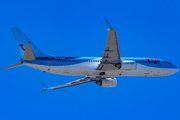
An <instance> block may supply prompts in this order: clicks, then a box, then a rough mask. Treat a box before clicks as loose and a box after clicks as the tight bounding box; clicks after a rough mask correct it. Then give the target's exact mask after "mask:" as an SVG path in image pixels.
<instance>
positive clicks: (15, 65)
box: [1, 62, 22, 70]
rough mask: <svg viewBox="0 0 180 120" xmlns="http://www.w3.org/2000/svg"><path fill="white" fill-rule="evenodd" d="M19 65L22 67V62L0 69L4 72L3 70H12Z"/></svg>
mask: <svg viewBox="0 0 180 120" xmlns="http://www.w3.org/2000/svg"><path fill="white" fill-rule="evenodd" d="M20 65H22V62H18V63H16V64H13V65H10V66H8V67H5V68H3V69H1V70H5V69H9V68H13V67H17V66H20Z"/></svg>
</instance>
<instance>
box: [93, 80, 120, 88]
mask: <svg viewBox="0 0 180 120" xmlns="http://www.w3.org/2000/svg"><path fill="white" fill-rule="evenodd" d="M117 83H118V82H117V79H116V78H103V79H101V80H99V81H96V84H97V85H99V86H101V87H116V86H117Z"/></svg>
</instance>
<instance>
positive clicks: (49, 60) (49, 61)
mask: <svg viewBox="0 0 180 120" xmlns="http://www.w3.org/2000/svg"><path fill="white" fill-rule="evenodd" d="M48 66H52V60H51V58H48Z"/></svg>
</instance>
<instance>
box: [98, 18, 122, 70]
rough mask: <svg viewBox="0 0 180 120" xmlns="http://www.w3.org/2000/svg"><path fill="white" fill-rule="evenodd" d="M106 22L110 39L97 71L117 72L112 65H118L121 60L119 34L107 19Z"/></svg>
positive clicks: (108, 38)
mask: <svg viewBox="0 0 180 120" xmlns="http://www.w3.org/2000/svg"><path fill="white" fill-rule="evenodd" d="M104 20H105V22H106V24H107V26H108V37H107V43H106V48H105V50H104V52H103V57H102V60H101V63H100V64H99V65H98V67H97V68H96V70H116V69H117V68H115V67H114V65H112V64H111V63H112V62H114V63H115V62H117V63H118V62H119V61H120V60H121V55H120V50H119V44H118V38H117V32H116V30H115V29H114V28H113V27H112V25H111V24H110V23H109V21H108V20H107V19H106V18H105V17H104Z"/></svg>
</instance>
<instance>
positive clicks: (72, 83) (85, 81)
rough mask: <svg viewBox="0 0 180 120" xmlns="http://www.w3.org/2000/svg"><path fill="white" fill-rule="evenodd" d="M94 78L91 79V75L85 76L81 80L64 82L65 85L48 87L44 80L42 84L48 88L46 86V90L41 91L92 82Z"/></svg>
mask: <svg viewBox="0 0 180 120" xmlns="http://www.w3.org/2000/svg"><path fill="white" fill-rule="evenodd" d="M91 81H92V80H91V79H90V77H85V78H81V79H79V80H75V81H72V82H69V83H66V84H63V85H59V86H55V87H49V88H48V87H47V86H46V85H45V84H44V83H43V82H42V81H40V82H41V84H42V86H45V87H46V88H44V90H43V91H42V92H41V93H40V94H42V93H43V92H44V91H46V90H47V89H53V90H57V89H61V88H66V87H71V86H76V85H81V84H84V83H88V82H91Z"/></svg>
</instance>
